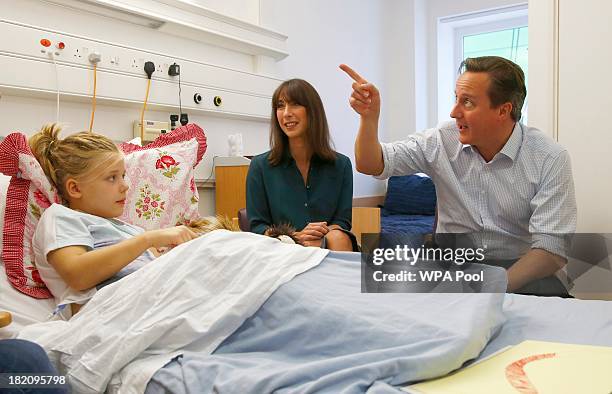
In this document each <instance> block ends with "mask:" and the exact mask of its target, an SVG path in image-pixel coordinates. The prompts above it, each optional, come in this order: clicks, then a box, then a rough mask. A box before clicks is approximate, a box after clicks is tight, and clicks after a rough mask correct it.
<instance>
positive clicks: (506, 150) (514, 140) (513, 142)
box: [499, 122, 523, 161]
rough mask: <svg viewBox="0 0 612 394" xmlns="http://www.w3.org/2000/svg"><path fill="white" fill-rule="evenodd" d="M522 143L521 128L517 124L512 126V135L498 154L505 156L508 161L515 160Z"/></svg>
mask: <svg viewBox="0 0 612 394" xmlns="http://www.w3.org/2000/svg"><path fill="white" fill-rule="evenodd" d="M522 143H523V128H522V127H521V124H520V123H519V122H516V123H515V124H514V129H513V130H512V134H511V135H510V138H508V141H506V144H505V145H504V147H503V148H502V150H501V151H499V153H501V154H502V155H505V156H507V157H508V158H510V160H512V161H514V160H516V157H517V156H518V153H519V150H520V149H521V144H522Z"/></svg>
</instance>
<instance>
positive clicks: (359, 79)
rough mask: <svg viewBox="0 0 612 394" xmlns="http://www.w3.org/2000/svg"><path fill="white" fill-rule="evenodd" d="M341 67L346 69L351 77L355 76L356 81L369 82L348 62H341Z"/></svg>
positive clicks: (343, 69)
mask: <svg viewBox="0 0 612 394" xmlns="http://www.w3.org/2000/svg"><path fill="white" fill-rule="evenodd" d="M340 69H341V70H342V71H344V72H345V73H347V74H348V76H349V77H351V78H353V80H354V81H355V82H359V83H367V82H368V81H366V80H365V79H364V78H363V77H362V76H361V75H359V74H358V73H357V71H355V70H353V69H352V68H350V67H349V66H347V65H346V64H341V65H340Z"/></svg>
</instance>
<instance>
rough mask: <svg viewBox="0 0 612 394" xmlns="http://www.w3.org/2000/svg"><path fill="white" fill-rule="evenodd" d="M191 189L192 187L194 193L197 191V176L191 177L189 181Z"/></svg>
mask: <svg viewBox="0 0 612 394" xmlns="http://www.w3.org/2000/svg"><path fill="white" fill-rule="evenodd" d="M189 189H191V192H192V193H195V191H196V186H195V178H191V182H190V183H189Z"/></svg>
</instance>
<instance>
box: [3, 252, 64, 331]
mask: <svg viewBox="0 0 612 394" xmlns="http://www.w3.org/2000/svg"><path fill="white" fill-rule="evenodd" d="M54 307H55V303H54V301H53V299H52V298H50V299H44V300H38V299H36V298H32V297H30V296H27V295H25V294H23V293H20V292H19V291H17V290H15V289H14V288H13V286H11V284H10V283H9V281H8V278H7V277H6V271H5V270H4V263H3V262H2V260H1V259H0V311H6V312H10V313H11V315H13V322H12V323H11V324H9V325H8V326H7V327H3V328H0V339H6V338H14V337H15V336H17V333H19V331H21V329H23V328H24V327H25V326H27V325H30V324H34V323H39V322H42V321H45V320H47V318H48V317H49V315H50V314H51V312H52V311H53V308H54Z"/></svg>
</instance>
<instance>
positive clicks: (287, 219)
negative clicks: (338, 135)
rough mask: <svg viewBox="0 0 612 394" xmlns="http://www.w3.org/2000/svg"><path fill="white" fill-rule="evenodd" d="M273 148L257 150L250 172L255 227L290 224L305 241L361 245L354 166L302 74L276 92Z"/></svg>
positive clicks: (251, 218)
mask: <svg viewBox="0 0 612 394" xmlns="http://www.w3.org/2000/svg"><path fill="white" fill-rule="evenodd" d="M270 123H271V126H270V147H271V149H270V151H268V152H266V153H263V154H261V155H258V156H255V157H254V158H253V160H252V161H251V165H250V167H249V174H248V176H247V215H248V218H249V223H250V226H251V231H253V232H255V233H259V234H266V232H267V231H268V229H269V228H270V227H271V226H273V225H281V224H289V225H291V226H292V227H294V228H295V229H296V230H297V231H296V233H294V236H295V238H297V239H298V240H299V241H300V242H301V243H302V244H303V245H305V246H318V247H324V248H328V249H332V250H349V251H350V250H356V249H357V242H356V240H355V236H354V235H353V234H352V233H351V232H350V229H351V212H352V200H353V170H352V166H351V161H350V159H349V158H348V157H346V156H344V155H342V154H340V153H338V152H335V151H334V150H333V149H332V147H331V141H330V135H329V126H328V125H327V118H326V117H325V109H324V108H323V102H322V101H321V98H320V97H319V94H318V93H317V91H316V90H315V89H314V87H312V85H311V84H309V83H308V82H306V81H304V80H302V79H290V80H288V81H285V82H283V83H282V84H281V85H280V86H279V87H278V88H277V89H276V91H275V92H274V95H273V96H272V116H271V121H270Z"/></svg>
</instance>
